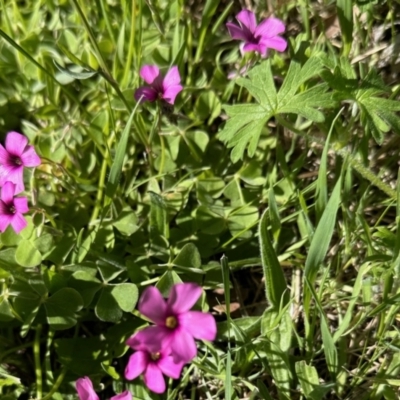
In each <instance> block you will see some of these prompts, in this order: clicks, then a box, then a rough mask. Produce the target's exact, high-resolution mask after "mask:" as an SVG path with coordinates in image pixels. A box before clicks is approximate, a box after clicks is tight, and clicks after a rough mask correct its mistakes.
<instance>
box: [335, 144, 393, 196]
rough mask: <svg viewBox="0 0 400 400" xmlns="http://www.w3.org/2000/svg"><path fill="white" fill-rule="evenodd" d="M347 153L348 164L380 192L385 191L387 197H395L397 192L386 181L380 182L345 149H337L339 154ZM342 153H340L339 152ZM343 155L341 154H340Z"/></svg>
mask: <svg viewBox="0 0 400 400" xmlns="http://www.w3.org/2000/svg"><path fill="white" fill-rule="evenodd" d="M342 152H343V154H345V155H348V156H349V162H350V165H351V166H352V167H353V168H354V169H355V170H356V171H357V172H358V173H359V174H360V175H362V176H363V177H364V178H365V179H367V180H369V181H370V182H371V183H372V184H373V185H375V186H376V187H377V188H379V189H381V190H382V192H384V193H386V194H387V195H388V196H389V197H391V198H392V199H393V200H396V199H397V194H396V191H395V190H394V189H392V188H391V187H390V186H389V185H387V184H386V183H384V182H382V180H381V179H380V178H379V177H378V176H376V175H375V174H374V173H373V172H372V171H371V170H370V169H369V168H367V167H365V166H364V165H362V164H361V163H360V162H359V161H358V160H356V159H355V158H354V157H353V156H352V155H351V154H350V152H347V151H346V150H341V151H339V154H341V153H342ZM341 155H342V154H341ZM342 156H343V155H342Z"/></svg>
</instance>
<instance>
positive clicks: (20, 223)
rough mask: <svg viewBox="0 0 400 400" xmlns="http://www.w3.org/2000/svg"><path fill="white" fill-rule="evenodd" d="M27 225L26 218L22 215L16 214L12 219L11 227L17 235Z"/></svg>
mask: <svg viewBox="0 0 400 400" xmlns="http://www.w3.org/2000/svg"><path fill="white" fill-rule="evenodd" d="M26 225H27V222H26V220H25V218H24V217H23V216H22V214H20V213H16V214H14V215H13V216H12V217H11V226H12V227H13V229H14V231H15V233H20V232H21V231H22V229H24V228H25V227H26Z"/></svg>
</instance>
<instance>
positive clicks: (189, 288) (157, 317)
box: [125, 283, 217, 393]
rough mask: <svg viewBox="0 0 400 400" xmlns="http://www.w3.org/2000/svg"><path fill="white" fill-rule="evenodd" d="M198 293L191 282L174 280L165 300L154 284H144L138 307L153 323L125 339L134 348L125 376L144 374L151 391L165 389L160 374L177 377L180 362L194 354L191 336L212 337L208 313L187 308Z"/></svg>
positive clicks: (213, 325) (212, 323) (213, 328)
mask: <svg viewBox="0 0 400 400" xmlns="http://www.w3.org/2000/svg"><path fill="white" fill-rule="evenodd" d="M201 294H202V289H201V287H200V286H198V285H196V284H195V283H178V284H176V285H174V286H173V287H172V289H171V292H170V295H169V298H168V300H165V299H164V298H163V297H162V295H161V293H160V291H159V290H158V289H157V288H155V287H148V288H147V289H146V290H145V291H144V292H143V294H142V296H141V298H140V301H139V307H138V308H139V311H140V312H141V313H142V314H143V315H144V316H146V317H147V318H148V319H150V320H151V321H153V322H154V323H155V325H153V326H149V327H147V328H145V329H143V330H141V331H139V332H138V333H136V334H135V335H134V336H132V337H131V338H129V339H128V341H127V344H128V345H129V346H130V347H131V348H132V349H134V350H136V351H135V353H133V354H132V355H131V356H130V358H129V362H128V365H127V366H126V369H125V377H126V379H129V380H131V379H135V378H137V377H138V376H139V375H141V374H144V382H145V384H146V385H147V387H148V388H149V389H150V390H152V391H153V392H155V393H163V392H164V391H165V381H164V378H163V374H164V375H166V376H169V377H170V378H173V379H177V378H179V376H180V374H181V371H182V368H183V366H184V365H185V364H186V363H188V362H190V361H191V360H192V359H193V358H194V357H195V356H196V354H197V347H196V343H195V339H201V340H214V339H215V337H216V334H217V327H216V323H215V319H214V317H213V316H212V315H211V314H210V313H204V312H201V311H190V309H191V308H192V307H193V306H194V304H195V303H196V302H197V300H198V299H199V298H200V296H201Z"/></svg>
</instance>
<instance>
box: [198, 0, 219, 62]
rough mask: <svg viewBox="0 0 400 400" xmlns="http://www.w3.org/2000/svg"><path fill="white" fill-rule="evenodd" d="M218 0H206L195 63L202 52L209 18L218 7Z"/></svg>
mask: <svg viewBox="0 0 400 400" xmlns="http://www.w3.org/2000/svg"><path fill="white" fill-rule="evenodd" d="M219 2H220V0H207V2H206V4H205V6H204V9H203V14H202V16H201V26H200V34H199V41H198V45H197V50H196V55H195V57H194V62H195V64H196V63H198V62H199V60H200V57H201V54H202V52H203V48H204V43H205V40H206V37H207V32H208V29H207V28H208V25H209V24H210V22H211V18H212V17H213V16H214V14H215V11H216V10H217V8H218V5H219Z"/></svg>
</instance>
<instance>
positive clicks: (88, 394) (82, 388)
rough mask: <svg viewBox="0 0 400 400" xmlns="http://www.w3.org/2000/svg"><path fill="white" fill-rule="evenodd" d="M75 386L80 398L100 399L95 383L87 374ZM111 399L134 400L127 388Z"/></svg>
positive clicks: (82, 399) (87, 399) (83, 399)
mask: <svg viewBox="0 0 400 400" xmlns="http://www.w3.org/2000/svg"><path fill="white" fill-rule="evenodd" d="M75 387H76V391H77V392H78V396H79V398H80V400H99V396H97V394H96V392H95V391H94V389H93V383H92V381H91V380H90V378H88V377H87V376H84V377H83V378H79V379H78V380H77V381H76V384H75ZM110 400H132V395H131V393H130V392H129V391H128V390H125V392H122V393H120V394H117V395H115V396H113V397H111V399H110Z"/></svg>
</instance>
